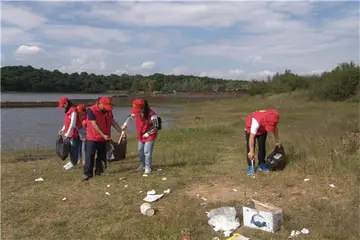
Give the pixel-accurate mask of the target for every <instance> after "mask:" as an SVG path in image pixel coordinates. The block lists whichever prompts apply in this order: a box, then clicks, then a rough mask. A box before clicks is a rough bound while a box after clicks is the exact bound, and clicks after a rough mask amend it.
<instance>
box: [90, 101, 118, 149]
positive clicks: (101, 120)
mask: <svg viewBox="0 0 360 240" xmlns="http://www.w3.org/2000/svg"><path fill="white" fill-rule="evenodd" d="M90 109H91V111H92V112H93V113H94V115H95V118H96V123H97V125H98V126H99V128H100V130H101V131H102V132H103V133H104V134H105V135H108V136H109V137H110V136H111V125H112V121H113V113H112V111H106V112H103V111H101V110H100V108H99V106H98V105H97V104H95V105H93V106H91V107H90ZM86 139H87V140H91V141H98V142H103V141H105V139H104V138H103V137H102V136H101V135H100V134H99V133H98V132H97V131H96V130H95V128H94V127H93V125H92V123H91V122H90V120H88V119H87V120H86Z"/></svg>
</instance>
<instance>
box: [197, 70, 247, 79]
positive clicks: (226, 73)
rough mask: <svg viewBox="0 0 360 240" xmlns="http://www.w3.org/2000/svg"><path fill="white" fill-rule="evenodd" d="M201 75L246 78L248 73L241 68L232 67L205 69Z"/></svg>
mask: <svg viewBox="0 0 360 240" xmlns="http://www.w3.org/2000/svg"><path fill="white" fill-rule="evenodd" d="M199 76H201V77H205V76H208V77H214V78H224V79H233V80H244V79H245V77H246V75H245V71H244V70H241V69H232V70H211V71H204V72H201V73H200V74H199Z"/></svg>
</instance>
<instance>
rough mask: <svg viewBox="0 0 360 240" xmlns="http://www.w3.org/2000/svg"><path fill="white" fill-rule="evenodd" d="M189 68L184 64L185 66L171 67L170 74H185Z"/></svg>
mask: <svg viewBox="0 0 360 240" xmlns="http://www.w3.org/2000/svg"><path fill="white" fill-rule="evenodd" d="M188 69H189V67H186V66H184V67H175V68H173V69H171V70H170V71H169V73H168V74H170V75H183V74H186V73H187V70H188Z"/></svg>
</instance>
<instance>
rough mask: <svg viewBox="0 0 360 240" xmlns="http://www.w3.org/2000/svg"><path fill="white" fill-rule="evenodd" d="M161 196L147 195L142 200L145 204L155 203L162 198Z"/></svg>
mask: <svg viewBox="0 0 360 240" xmlns="http://www.w3.org/2000/svg"><path fill="white" fill-rule="evenodd" d="M162 196H164V194H154V195H153V194H151V195H147V196H146V197H145V198H144V199H143V200H144V201H145V202H155V201H156V200H158V199H160V198H162Z"/></svg>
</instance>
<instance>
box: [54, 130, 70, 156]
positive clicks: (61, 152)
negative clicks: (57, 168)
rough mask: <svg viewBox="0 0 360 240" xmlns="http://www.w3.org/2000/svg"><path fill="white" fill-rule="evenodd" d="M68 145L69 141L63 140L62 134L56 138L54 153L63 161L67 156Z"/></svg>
mask: <svg viewBox="0 0 360 240" xmlns="http://www.w3.org/2000/svg"><path fill="white" fill-rule="evenodd" d="M70 147H71V145H70V141H68V140H64V138H63V137H62V136H58V138H57V139H56V155H58V156H59V158H60V159H61V160H63V161H64V160H65V159H66V158H67V157H68V156H69V152H70Z"/></svg>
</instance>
